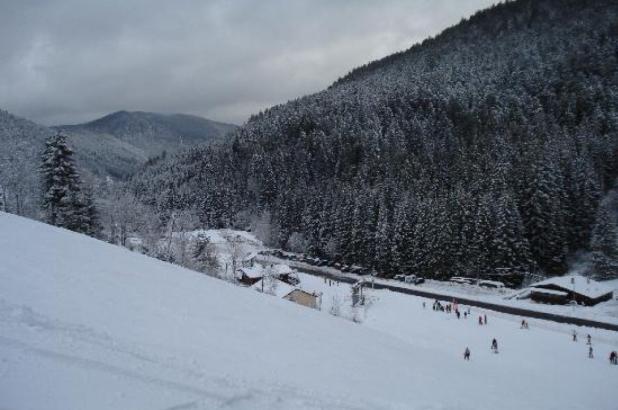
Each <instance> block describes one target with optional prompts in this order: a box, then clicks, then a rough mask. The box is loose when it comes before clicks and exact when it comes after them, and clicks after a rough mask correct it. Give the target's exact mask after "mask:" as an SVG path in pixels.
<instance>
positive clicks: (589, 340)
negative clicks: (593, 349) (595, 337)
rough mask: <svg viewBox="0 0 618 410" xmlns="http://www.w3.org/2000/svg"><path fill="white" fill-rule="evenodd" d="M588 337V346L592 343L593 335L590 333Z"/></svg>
mask: <svg viewBox="0 0 618 410" xmlns="http://www.w3.org/2000/svg"><path fill="white" fill-rule="evenodd" d="M586 338H587V339H588V341H587V342H586V344H587V345H588V346H590V345H592V337H591V336H590V335H588V336H586Z"/></svg>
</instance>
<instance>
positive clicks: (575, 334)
mask: <svg viewBox="0 0 618 410" xmlns="http://www.w3.org/2000/svg"><path fill="white" fill-rule="evenodd" d="M573 341H574V342H577V331H576V330H573Z"/></svg>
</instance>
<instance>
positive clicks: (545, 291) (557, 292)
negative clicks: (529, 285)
mask: <svg viewBox="0 0 618 410" xmlns="http://www.w3.org/2000/svg"><path fill="white" fill-rule="evenodd" d="M530 292H532V293H542V294H545V295H555V296H566V295H568V293H567V292H562V291H560V290H552V289H543V288H533V289H530Z"/></svg>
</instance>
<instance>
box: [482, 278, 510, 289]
mask: <svg viewBox="0 0 618 410" xmlns="http://www.w3.org/2000/svg"><path fill="white" fill-rule="evenodd" d="M478 285H479V286H482V287H484V288H493V289H502V288H504V283H502V282H498V281H497V280H479V283H478Z"/></svg>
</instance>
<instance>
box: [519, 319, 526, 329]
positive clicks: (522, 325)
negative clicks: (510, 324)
mask: <svg viewBox="0 0 618 410" xmlns="http://www.w3.org/2000/svg"><path fill="white" fill-rule="evenodd" d="M525 328H526V321H525V320H523V319H522V321H521V327H520V329H525Z"/></svg>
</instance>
